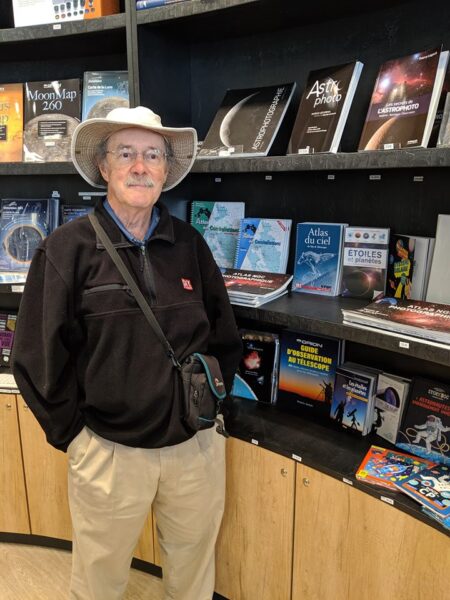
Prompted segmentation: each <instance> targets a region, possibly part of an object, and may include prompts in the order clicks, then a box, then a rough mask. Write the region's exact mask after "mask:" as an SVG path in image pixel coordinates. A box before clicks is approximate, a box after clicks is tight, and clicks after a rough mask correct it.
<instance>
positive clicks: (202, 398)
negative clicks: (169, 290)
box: [88, 213, 228, 436]
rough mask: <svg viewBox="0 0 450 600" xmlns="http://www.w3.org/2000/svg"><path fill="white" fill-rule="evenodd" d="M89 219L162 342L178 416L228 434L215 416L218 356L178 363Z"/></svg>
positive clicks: (220, 393) (194, 426) (219, 397)
mask: <svg viewBox="0 0 450 600" xmlns="http://www.w3.org/2000/svg"><path fill="white" fill-rule="evenodd" d="M88 216H89V220H90V222H91V225H92V227H93V228H94V230H95V232H96V234H97V235H98V237H99V239H100V240H101V242H102V243H103V245H104V246H105V248H106V250H107V252H108V254H109V255H110V257H111V258H112V260H113V261H114V264H115V265H116V267H117V268H118V270H119V271H120V274H121V275H122V277H123V278H124V280H125V281H126V283H127V284H128V287H129V288H130V291H131V293H132V294H133V296H134V298H135V300H136V302H137V303H138V305H139V307H140V308H141V310H142V312H143V313H144V315H145V317H146V319H147V321H148V322H149V324H150V326H151V327H152V328H153V331H154V332H155V333H156V335H157V337H158V339H159V341H160V342H161V344H162V346H163V348H164V350H165V352H166V354H167V357H168V359H170V360H171V361H172V365H173V367H174V369H175V370H176V376H177V377H179V378H180V382H181V395H182V398H181V400H182V407H183V414H182V415H181V418H182V419H183V421H184V423H185V424H186V425H187V426H188V427H189V429H191V430H192V431H198V430H200V429H208V428H210V427H213V426H214V423H217V431H218V433H221V434H222V435H225V436H228V434H227V433H226V431H225V429H224V427H223V424H222V422H221V421H220V420H219V419H217V415H218V413H219V411H220V408H221V405H222V402H223V400H224V399H225V397H226V391H225V384H224V382H223V377H222V373H221V371H220V366H219V362H218V360H217V358H216V357H215V356H211V355H208V354H200V353H199V352H194V353H193V354H190V355H189V356H188V357H186V358H185V359H184V360H183V361H182V362H181V363H180V362H179V361H178V359H177V357H176V356H175V352H174V351H173V348H172V346H171V345H170V343H169V341H168V339H167V338H166V336H165V335H164V333H163V331H162V329H161V327H160V325H159V323H158V321H157V320H156V317H155V315H154V314H153V311H152V309H151V308H150V305H149V304H148V302H147V301H146V299H145V298H144V296H143V294H142V292H141V290H140V289H139V287H138V285H137V283H136V282H135V281H134V279H133V277H132V276H131V273H130V272H129V271H128V269H127V267H126V266H125V263H124V262H123V260H122V259H121V258H120V256H119V254H118V252H117V250H116V249H115V248H114V245H113V243H112V242H111V240H110V239H109V237H108V235H107V233H106V231H105V230H104V229H103V227H102V226H101V225H100V223H99V222H98V219H97V217H96V216H95V215H94V214H93V213H90V214H89V215H88Z"/></svg>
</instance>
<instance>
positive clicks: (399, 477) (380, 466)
mask: <svg viewBox="0 0 450 600" xmlns="http://www.w3.org/2000/svg"><path fill="white" fill-rule="evenodd" d="M433 465H434V463H432V462H431V461H429V460H424V459H423V458H417V456H411V455H410V454H405V453H404V452H396V451H395V450H387V449H386V448H380V446H371V447H370V449H369V451H368V452H367V454H366V456H365V457H364V459H363V461H362V463H361V464H360V465H359V467H358V470H357V472H356V478H357V479H360V480H361V481H364V482H366V483H371V484H373V485H380V486H381V487H385V488H388V489H390V490H393V491H395V492H396V491H397V488H396V487H395V485H396V484H397V483H400V482H402V481H405V480H406V479H408V478H409V477H410V476H411V475H416V474H417V473H420V471H423V470H424V469H427V468H428V467H432V466H433Z"/></svg>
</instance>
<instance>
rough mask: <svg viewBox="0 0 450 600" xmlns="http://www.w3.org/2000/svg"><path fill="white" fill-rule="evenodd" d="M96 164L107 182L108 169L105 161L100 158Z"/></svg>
mask: <svg viewBox="0 0 450 600" xmlns="http://www.w3.org/2000/svg"><path fill="white" fill-rule="evenodd" d="M97 166H98V170H99V171H100V174H101V176H102V177H103V179H104V180H105V181H106V183H108V181H109V176H108V169H107V167H106V164H105V161H104V160H100V161H99V162H98V165H97Z"/></svg>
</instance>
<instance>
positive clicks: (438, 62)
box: [358, 48, 448, 150]
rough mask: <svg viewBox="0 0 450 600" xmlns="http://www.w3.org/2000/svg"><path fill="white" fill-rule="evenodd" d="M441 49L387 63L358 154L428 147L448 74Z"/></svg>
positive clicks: (379, 78)
mask: <svg viewBox="0 0 450 600" xmlns="http://www.w3.org/2000/svg"><path fill="white" fill-rule="evenodd" d="M447 63H448V52H447V51H444V52H441V51H440V49H439V48H434V49H432V50H426V51H424V52H417V53H415V54H411V55H410V56H405V57H402V58H397V59H394V60H390V61H388V62H385V63H384V64H383V65H382V66H381V68H380V70H379V73H378V77H377V80H376V82H375V87H374V90H373V93H372V99H371V102H370V106H369V110H368V113H367V116H366V121H365V124H364V128H363V131H362V134H361V139H360V142H359V148H358V150H393V149H396V148H413V147H417V146H423V147H425V148H426V147H427V145H428V141H429V138H430V135H431V131H432V128H433V123H434V120H435V116H436V110H437V106H438V102H439V98H440V95H441V90H442V85H443V83H444V78H445V73H446V70H447Z"/></svg>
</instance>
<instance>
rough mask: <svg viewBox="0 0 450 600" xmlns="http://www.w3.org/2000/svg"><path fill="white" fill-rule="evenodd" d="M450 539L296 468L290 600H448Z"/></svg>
mask: <svg viewBox="0 0 450 600" xmlns="http://www.w3.org/2000/svg"><path fill="white" fill-rule="evenodd" d="M449 573H450V539H449V538H448V537H447V536H445V535H443V534H442V533H439V532H438V531H436V530H434V529H432V528H431V527H428V526H427V525H424V524H423V523H421V522H420V521H417V520H416V519H414V518H413V517H410V516H409V515H407V514H405V513H403V512H400V511H399V510H396V509H395V508H393V507H392V506H389V505H388V504H386V503H384V502H382V501H380V500H377V499H375V498H373V497H371V496H369V495H367V494H365V493H364V492H361V491H359V490H357V489H354V488H352V487H351V486H349V485H346V484H344V483H342V482H340V481H338V480H336V479H333V478H332V477H329V476H327V475H324V474H322V473H320V472H318V471H316V470H314V469H311V468H309V467H305V466H303V465H297V483H296V502H295V528H294V569H293V589H292V600H330V599H331V598H332V599H333V600H386V598H393V599H394V598H395V600H411V599H412V598H424V599H425V598H436V599H437V598H439V599H442V600H444V598H449V597H450V591H449Z"/></svg>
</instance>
